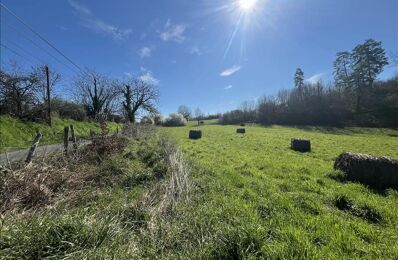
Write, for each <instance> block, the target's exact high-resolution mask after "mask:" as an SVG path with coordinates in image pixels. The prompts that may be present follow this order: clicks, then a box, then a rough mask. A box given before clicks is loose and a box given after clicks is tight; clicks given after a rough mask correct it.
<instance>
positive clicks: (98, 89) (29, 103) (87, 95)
mask: <svg viewBox="0 0 398 260" xmlns="http://www.w3.org/2000/svg"><path fill="white" fill-rule="evenodd" d="M45 67H46V66H44V65H43V66H38V67H34V68H32V69H31V70H30V71H27V72H26V71H23V70H22V69H20V68H19V67H18V65H17V64H16V63H12V64H11V65H10V66H8V68H7V70H6V69H3V68H2V69H1V70H0V114H8V115H11V116H15V117H18V118H20V119H23V120H30V121H45V120H47V119H48V117H49V116H50V115H49V114H48V112H47V111H48V108H49V107H48V106H49V105H50V107H51V113H52V114H57V115H58V116H60V117H62V118H72V119H75V120H95V121H101V120H113V121H127V122H131V123H135V122H136V120H137V116H139V115H140V116H142V115H146V114H150V115H155V114H157V113H158V110H157V101H158V99H159V91H158V89H157V88H156V87H155V86H154V85H152V84H151V83H150V82H147V81H145V80H143V79H142V78H141V77H137V78H134V79H128V80H116V79H112V78H109V77H107V76H105V75H102V74H100V73H98V72H96V71H88V70H87V71H85V72H82V73H80V74H79V75H77V76H76V77H75V78H74V79H73V80H72V82H71V83H70V84H68V85H67V86H64V87H63V88H62V89H60V91H61V92H65V91H67V90H69V91H70V90H71V92H72V94H73V96H74V98H73V99H72V100H66V99H64V98H63V95H54V94H53V93H52V92H53V89H54V87H56V86H57V84H59V82H60V80H61V75H60V74H59V73H58V72H56V71H53V70H49V72H48V74H49V79H50V81H49V82H48V83H47V79H46V78H47V74H46V71H45ZM47 84H49V88H47ZM48 91H50V92H51V95H48V94H49V93H48ZM49 96H51V100H50V101H51V102H49V100H48V97H49Z"/></svg>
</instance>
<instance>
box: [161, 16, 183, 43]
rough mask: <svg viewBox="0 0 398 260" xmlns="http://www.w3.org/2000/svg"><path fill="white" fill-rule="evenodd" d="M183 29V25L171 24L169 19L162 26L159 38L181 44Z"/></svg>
mask: <svg viewBox="0 0 398 260" xmlns="http://www.w3.org/2000/svg"><path fill="white" fill-rule="evenodd" d="M185 29H186V26H185V25H183V24H176V25H174V24H172V23H171V21H170V19H168V20H167V22H166V24H165V25H164V31H163V32H161V33H160V38H161V39H162V40H163V41H166V42H168V41H174V42H178V43H182V42H183V41H184V40H185V38H186V37H185V35H184V33H185Z"/></svg>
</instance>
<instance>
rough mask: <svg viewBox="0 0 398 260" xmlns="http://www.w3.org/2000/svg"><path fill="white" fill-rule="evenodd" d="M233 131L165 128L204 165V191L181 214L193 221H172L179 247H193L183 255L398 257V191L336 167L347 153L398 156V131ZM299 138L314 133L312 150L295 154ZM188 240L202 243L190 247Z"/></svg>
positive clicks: (199, 177)
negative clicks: (356, 179) (193, 136)
mask: <svg viewBox="0 0 398 260" xmlns="http://www.w3.org/2000/svg"><path fill="white" fill-rule="evenodd" d="M236 128H237V127H236V126H206V125H205V126H202V127H201V129H202V131H203V138H202V139H200V140H189V139H188V131H189V127H185V128H174V129H162V131H164V132H167V133H168V134H170V135H171V136H174V138H175V139H176V140H177V141H178V142H179V143H180V145H181V146H182V147H183V150H184V151H185V153H186V154H187V155H188V156H189V158H190V159H191V160H192V161H193V162H194V164H195V165H196V167H197V171H196V174H195V175H194V180H193V181H194V182H195V183H196V184H197V187H198V190H199V191H198V194H199V195H198V196H197V197H196V201H195V203H192V204H191V205H189V206H188V207H187V209H184V210H183V212H185V213H184V214H185V215H187V216H188V217H187V218H181V219H180V220H178V221H175V223H174V225H175V228H176V229H177V228H179V226H182V227H185V226H188V228H186V229H184V230H183V231H181V233H182V234H180V236H177V237H176V238H175V240H176V241H181V242H180V244H179V246H181V247H184V246H185V247H186V246H187V245H191V246H190V247H189V248H185V250H187V251H188V252H189V253H188V252H183V253H182V254H181V255H183V256H185V257H189V256H193V258H195V257H198V258H228V259H231V258H271V259H292V258H299V259H302V258H331V259H352V258H369V259H381V258H382V259H393V258H394V257H397V256H398V244H397V243H396V234H398V192H397V191H396V190H386V191H375V190H372V189H370V188H368V187H366V186H364V185H362V184H358V183H352V182H345V181H344V179H343V178H340V177H341V176H340V174H339V173H338V172H335V171H333V162H334V159H335V158H336V157H337V156H338V155H339V154H340V153H341V152H344V151H352V152H359V153H370V154H373V155H386V156H391V157H393V158H398V149H397V147H398V138H397V137H396V136H397V133H398V132H397V131H395V130H390V129H363V128H347V129H334V128H321V127H304V128H303V127H301V128H294V127H280V126H272V127H256V126H254V127H250V126H246V131H247V133H246V134H245V135H240V134H236V132H235V131H236ZM292 137H299V138H309V139H311V144H312V148H313V149H312V151H311V152H310V153H299V152H295V151H292V150H290V147H289V146H290V138H292ZM194 172H195V171H194ZM181 214H182V213H181ZM184 214H182V215H184ZM190 223H195V224H190ZM185 232H188V234H190V235H185ZM183 234H184V235H183ZM184 236H185V237H186V236H188V237H190V239H192V240H195V239H197V240H199V241H197V242H193V241H190V242H188V243H187V242H186V240H185V241H184ZM174 253H175V252H173V254H174Z"/></svg>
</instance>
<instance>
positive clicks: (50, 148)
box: [0, 141, 88, 165]
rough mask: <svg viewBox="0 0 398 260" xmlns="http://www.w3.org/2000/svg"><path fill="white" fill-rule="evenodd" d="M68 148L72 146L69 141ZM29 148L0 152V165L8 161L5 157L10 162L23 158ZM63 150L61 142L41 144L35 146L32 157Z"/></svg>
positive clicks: (85, 142) (84, 142)
mask: <svg viewBox="0 0 398 260" xmlns="http://www.w3.org/2000/svg"><path fill="white" fill-rule="evenodd" d="M87 143H88V141H83V142H80V143H79V142H78V145H82V144H87ZM69 148H72V143H69ZM29 149H30V148H26V149H23V150H18V151H14V152H7V153H2V154H0V165H7V163H8V162H7V157H8V160H9V161H10V162H15V161H22V160H25V159H26V156H28V152H29ZM63 151H64V145H63V144H50V145H42V146H39V147H37V148H36V152H35V155H34V157H38V156H43V155H46V154H54V153H62V152H63ZM34 157H33V158H34Z"/></svg>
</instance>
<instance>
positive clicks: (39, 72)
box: [33, 65, 61, 103]
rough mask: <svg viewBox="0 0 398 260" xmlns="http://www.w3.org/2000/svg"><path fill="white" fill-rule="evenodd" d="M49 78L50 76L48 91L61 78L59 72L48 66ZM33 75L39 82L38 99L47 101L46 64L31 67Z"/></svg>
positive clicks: (51, 89)
mask: <svg viewBox="0 0 398 260" xmlns="http://www.w3.org/2000/svg"><path fill="white" fill-rule="evenodd" d="M48 72H49V76H50V77H49V78H50V92H52V91H53V88H54V86H55V85H56V84H58V83H59V82H60V80H61V74H59V73H58V72H57V71H55V70H52V69H51V68H49V71H48ZM33 75H34V76H35V77H36V78H37V81H38V84H39V87H40V89H39V91H40V99H41V102H42V103H44V102H47V75H46V66H45V65H41V66H37V67H35V68H33Z"/></svg>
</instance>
